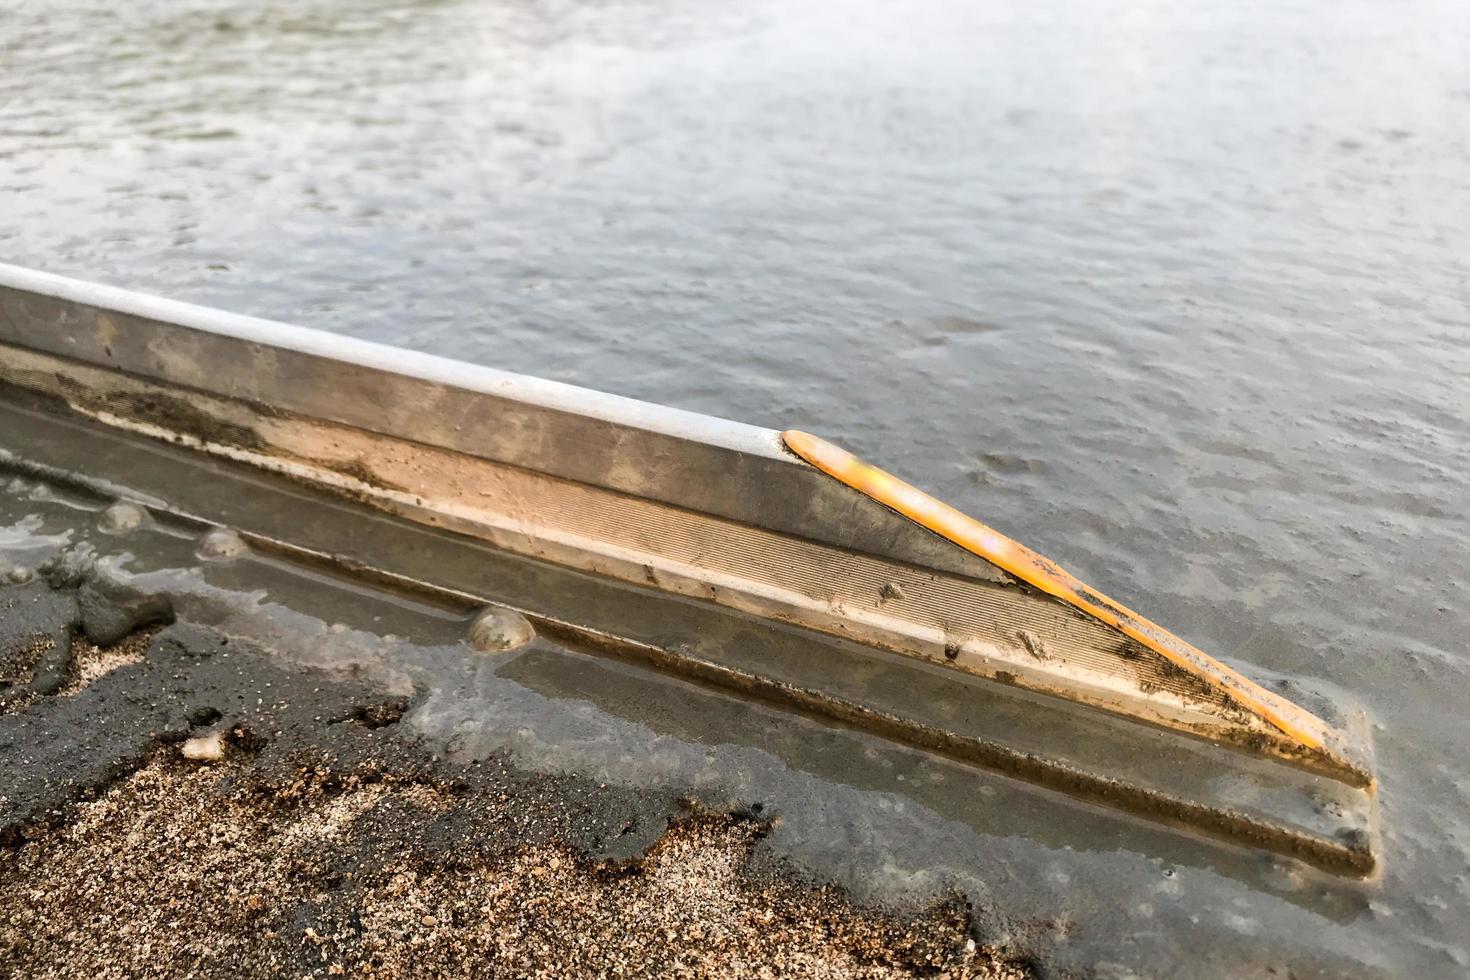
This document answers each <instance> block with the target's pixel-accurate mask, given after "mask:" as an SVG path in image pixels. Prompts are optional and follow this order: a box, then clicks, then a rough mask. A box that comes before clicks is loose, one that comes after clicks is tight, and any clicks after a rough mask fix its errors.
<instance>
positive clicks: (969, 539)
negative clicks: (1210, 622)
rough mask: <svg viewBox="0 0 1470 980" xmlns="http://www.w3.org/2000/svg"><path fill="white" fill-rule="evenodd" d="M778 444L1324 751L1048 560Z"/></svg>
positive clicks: (1269, 703) (798, 439) (1205, 660)
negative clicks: (1114, 630) (1117, 631)
mask: <svg viewBox="0 0 1470 980" xmlns="http://www.w3.org/2000/svg"><path fill="white" fill-rule="evenodd" d="M781 438H782V440H783V441H784V442H785V443H786V445H787V447H788V448H790V449H791V451H792V452H794V453H796V455H798V456H800V457H801V458H802V459H804V460H806V461H807V462H808V463H810V464H812V465H813V466H815V467H816V468H817V469H819V470H821V471H822V472H823V473H826V474H827V475H829V476H831V477H833V478H835V479H837V480H839V481H841V482H842V483H845V484H847V485H848V486H849V487H852V488H853V489H854V490H857V491H859V492H861V493H864V494H866V495H867V496H869V497H871V498H873V499H874V500H876V501H878V502H879V503H881V504H883V505H884V506H886V507H889V508H891V509H893V510H895V511H897V512H898V513H900V514H902V515H903V516H904V517H907V518H908V519H910V520H912V521H914V522H915V523H917V524H919V525H921V526H923V527H925V528H928V529H929V530H930V531H933V532H934V533H935V534H938V535H939V536H941V537H943V538H945V539H947V540H949V541H952V542H954V543H955V544H957V545H959V546H960V547H962V548H964V549H965V550H966V551H969V552H971V553H972V554H975V555H978V556H979V557H981V558H984V559H985V560H986V561H988V562H990V563H991V564H993V565H995V566H997V567H999V568H1001V569H1003V570H1005V571H1006V572H1008V573H1010V574H1011V575H1013V576H1015V577H1016V578H1018V579H1020V580H1021V581H1022V582H1025V583H1026V584H1028V585H1030V586H1032V587H1034V588H1037V589H1040V590H1041V591H1042V592H1045V593H1047V594H1048V595H1051V596H1055V597H1056V598H1058V599H1060V600H1062V601H1063V602H1065V603H1067V604H1068V605H1070V606H1072V607H1074V608H1076V609H1078V610H1080V611H1081V612H1084V613H1086V614H1087V615H1089V616H1092V617H1093V618H1094V619H1097V620H1100V621H1101V622H1104V623H1106V624H1108V625H1109V626H1112V627H1115V628H1116V629H1118V630H1120V631H1122V632H1123V633H1124V634H1125V635H1127V636H1128V637H1130V638H1132V639H1133V640H1135V641H1137V642H1138V643H1140V644H1142V645H1143V646H1145V647H1147V648H1148V649H1150V650H1153V651H1154V652H1155V653H1158V654H1159V655H1160V656H1162V657H1164V658H1165V659H1166V660H1168V661H1169V662H1170V663H1172V664H1174V665H1175V666H1177V667H1179V668H1181V669H1182V670H1186V671H1188V672H1189V673H1191V674H1193V675H1194V676H1196V677H1198V678H1200V679H1201V680H1203V681H1204V682H1205V683H1207V684H1209V685H1210V686H1211V687H1212V688H1215V689H1217V690H1219V691H1222V692H1224V693H1225V694H1226V696H1228V697H1229V698H1230V699H1231V700H1232V701H1234V702H1235V703H1236V704H1239V705H1241V706H1242V707H1244V708H1247V709H1248V710H1250V711H1253V712H1255V713H1256V714H1257V715H1259V716H1260V717H1261V718H1263V719H1265V720H1266V721H1267V722H1269V723H1270V724H1271V725H1272V726H1274V727H1275V728H1277V729H1278V730H1280V731H1281V732H1282V733H1284V734H1285V735H1287V736H1288V737H1290V738H1291V739H1293V740H1294V741H1296V742H1297V743H1299V744H1300V745H1302V746H1304V747H1306V748H1309V749H1322V748H1323V747H1324V745H1325V743H1326V740H1327V737H1328V735H1329V732H1330V729H1329V728H1328V726H1327V724H1326V723H1325V722H1323V721H1322V720H1321V719H1320V718H1318V717H1317V716H1316V715H1314V714H1312V713H1311V712H1309V711H1307V710H1305V709H1304V708H1301V707H1299V706H1297V705H1295V704H1293V703H1292V702H1290V701H1288V700H1286V699H1285V698H1282V697H1280V696H1279V695H1276V694H1273V693H1272V692H1270V691H1268V690H1266V689H1265V688H1263V687H1261V686H1260V685H1259V684H1257V683H1255V682H1254V681H1252V680H1250V679H1249V678H1248V677H1245V676H1244V675H1242V674H1239V673H1237V672H1236V671H1234V670H1231V669H1230V668H1229V667H1227V666H1225V665H1224V664H1222V663H1220V662H1219V661H1218V660H1215V659H1214V658H1213V657H1211V656H1209V655H1208V654H1206V653H1204V652H1203V651H1201V650H1199V649H1198V648H1196V647H1194V646H1193V645H1191V644H1189V643H1186V642H1185V641H1184V640H1182V639H1180V638H1179V637H1178V636H1175V635H1174V634H1173V633H1171V632H1169V631H1168V630H1166V629H1164V628H1163V627H1162V626H1159V625H1158V624H1156V623H1154V622H1151V621H1150V620H1147V619H1145V618H1144V617H1142V616H1140V615H1138V614H1137V613H1136V612H1134V611H1133V610H1131V609H1129V608H1128V607H1127V606H1124V605H1123V604H1121V603H1118V602H1114V601H1113V600H1112V599H1109V598H1108V597H1107V596H1105V595H1103V594H1101V593H1100V592H1097V591H1096V590H1095V589H1092V588H1089V587H1088V586H1087V585H1085V584H1084V583H1082V582H1081V581H1079V580H1078V579H1077V578H1076V576H1074V575H1072V574H1071V573H1070V572H1068V571H1066V570H1065V569H1063V568H1062V567H1060V566H1059V565H1057V564H1056V562H1053V561H1052V560H1051V559H1049V558H1046V557H1045V556H1043V555H1039V554H1037V553H1036V552H1034V551H1032V550H1031V549H1030V548H1027V547H1026V546H1025V545H1023V544H1020V543H1018V542H1016V541H1013V540H1011V539H1010V538H1008V537H1006V536H1005V535H1004V534H1001V533H1000V532H999V531H997V530H995V529H994V528H992V527H990V526H988V525H986V524H982V523H981V522H979V521H977V520H975V519H974V518H973V517H970V516H969V515H967V514H964V513H961V512H960V511H958V510H956V509H955V508H953V507H951V506H949V505H948V504H946V503H944V502H942V501H940V500H936V499H935V498H934V497H931V496H930V495H929V494H927V493H925V492H924V491H922V490H919V489H918V488H916V487H913V486H911V485H909V484H908V483H905V482H904V481H903V480H900V479H899V478H898V477H896V476H894V475H893V474H891V473H888V472H886V471H884V470H881V469H879V468H878V467H876V466H873V465H872V464H870V463H865V462H863V461H862V460H861V459H858V458H857V457H856V456H854V455H853V454H852V453H850V452H848V451H847V450H845V449H843V448H841V447H840V446H836V445H833V444H832V443H830V442H828V441H827V440H825V439H821V438H819V437H817V436H814V435H811V434H810V433H807V432H800V431H798V430H795V429H791V430H788V431H786V432H784V433H782V435H781Z"/></svg>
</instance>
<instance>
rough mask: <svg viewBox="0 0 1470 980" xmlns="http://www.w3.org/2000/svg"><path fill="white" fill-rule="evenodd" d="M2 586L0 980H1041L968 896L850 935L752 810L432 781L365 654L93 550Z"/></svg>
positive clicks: (623, 794) (827, 891) (841, 907)
mask: <svg viewBox="0 0 1470 980" xmlns="http://www.w3.org/2000/svg"><path fill="white" fill-rule="evenodd" d="M134 540H135V541H136V537H135V538H134ZM32 557H38V556H34V555H33V556H32ZM241 557H242V556H239V555H232V556H228V557H223V556H220V555H219V554H218V553H217V551H214V550H211V551H210V553H209V559H208V560H211V561H220V560H226V561H230V560H240V559H241ZM99 560H100V563H99ZM259 571H261V570H259V569H257V572H259ZM174 574H175V575H176V576H178V575H179V573H174ZM189 578H190V576H188V575H187V574H184V575H182V576H181V577H179V578H178V579H177V580H178V581H179V582H181V583H182V582H184V581H188V580H189ZM257 578H258V580H261V581H264V580H269V579H270V576H269V575H268V574H267V575H265V576H264V577H261V576H259V575H258V576H257ZM6 579H7V581H6V582H5V583H4V584H0V673H4V674H5V675H6V676H5V677H4V679H3V681H0V692H5V693H11V692H16V691H22V692H25V693H27V694H29V695H32V697H30V698H28V699H26V700H20V699H9V700H6V701H5V702H3V703H0V976H5V977H21V976H24V977H34V978H41V977H54V978H63V977H86V978H114V977H115V978H141V977H177V976H186V975H187V976H207V977H246V976H249V977H262V978H264V977H279V976H293V977H330V976H343V975H352V976H374V977H460V976H466V975H486V976H507V977H512V976H516V977H552V976H565V977H597V976H607V975H610V974H612V973H616V974H617V975H620V976H628V977H672V976H688V977H695V976H717V975H718V976H768V975H773V974H772V971H776V972H778V973H780V974H781V975H789V976H806V977H831V978H838V977H871V978H879V977H902V976H915V975H920V976H923V975H932V974H934V973H936V972H938V971H942V972H943V973H944V975H947V976H953V977H975V978H996V980H1000V978H1004V980H1024V978H1025V977H1027V976H1031V975H1033V973H1032V970H1031V969H1030V967H1029V966H1028V965H1027V964H1026V962H1024V958H1023V957H1021V956H1018V955H1016V954H1014V953H1012V954H1005V953H1001V952H998V951H996V950H995V949H992V948H990V947H987V946H983V945H980V943H978V942H977V941H976V936H975V933H976V931H977V924H976V922H975V921H974V918H973V916H972V915H971V914H970V912H969V910H968V908H967V906H966V904H965V902H964V900H963V898H962V896H961V895H959V894H958V893H951V894H950V895H948V896H945V897H942V898H938V899H936V900H935V901H933V902H931V903H929V904H928V905H927V906H926V907H924V908H922V909H910V910H907V911H904V912H894V911H891V910H880V909H863V908H858V907H854V905H853V904H852V903H851V902H850V900H849V899H848V898H847V896H845V895H844V894H843V893H842V892H841V891H840V890H837V889H834V888H831V887H814V886H813V885H812V884H811V883H809V882H807V881H804V880H802V879H801V878H800V877H799V876H798V875H796V874H794V873H793V870H792V869H791V868H782V867H777V866H773V865H770V864H769V863H765V864H763V863H761V862H759V861H755V860H752V852H753V851H754V849H755V847H756V846H757V842H758V841H759V840H760V838H761V837H763V836H765V835H766V834H768V833H769V832H770V830H771V827H772V816H770V815H765V814H763V813H762V810H763V808H762V806H761V805H760V804H754V805H751V806H736V807H728V808H726V809H724V810H722V811H710V810H706V809H704V808H702V807H701V805H700V803H699V801H697V800H696V799H693V798H690V797H677V796H674V795H671V794H670V793H669V792H668V790H669V788H670V787H668V786H665V787H659V788H643V787H638V786H629V785H625V784H614V783H610V782H607V781H597V780H595V779H593V778H589V777H586V776H578V775H574V774H570V773H558V774H550V773H538V772H536V771H534V770H528V769H526V768H524V767H521V766H518V765H516V764H515V763H514V762H513V761H512V760H511V758H510V757H509V756H508V755H507V753H505V752H499V751H497V752H490V753H486V754H483V755H481V756H479V757H477V758H474V759H470V760H465V761H460V760H454V759H450V760H445V759H444V758H442V756H438V757H436V754H435V753H434V752H433V751H432V748H433V746H434V741H435V740H433V739H428V740H425V739H422V738H420V737H418V736H417V735H416V733H415V729H414V727H413V726H409V725H405V724H403V721H404V716H405V712H406V711H407V710H409V709H410V705H411V702H412V698H411V697H410V696H408V695H404V694H402V693H399V692H397V691H395V690H394V688H395V686H396V685H395V684H394V683H393V679H394V675H393V672H392V671H384V670H377V671H371V670H370V671H361V670H359V669H358V668H361V667H362V666H364V665H363V663H362V662H360V661H348V660H346V659H345V658H342V657H341V656H340V653H341V652H342V650H343V649H346V648H348V647H350V646H351V645H352V644H353V643H354V642H355V643H356V645H357V646H358V647H360V648H361V647H363V646H364V641H363V639H362V638H360V637H358V638H349V637H344V645H343V646H342V647H341V648H339V650H338V651H337V652H338V654H339V656H337V657H335V658H333V657H331V656H330V654H328V656H329V659H330V660H331V667H330V669H326V670H322V669H315V670H313V669H303V667H302V666H301V665H300V663H293V662H292V660H293V658H292V657H291V656H290V655H289V654H287V655H284V656H283V654H286V650H287V649H291V647H290V646H287V647H284V648H281V647H278V648H276V649H274V650H272V649H270V648H263V647H261V646H258V645H256V644H255V643H252V642H250V641H249V640H243V639H241V637H240V636H239V634H238V633H231V632H225V631H221V630H217V629H208V628H202V627H199V626H197V625H195V624H192V623H190V622H188V616H187V611H189V610H190V607H191V605H194V604H197V596H195V597H192V598H193V599H194V600H195V602H194V603H191V602H190V598H191V597H187V596H185V595H182V594H180V595H179V596H178V598H180V599H181V600H183V601H182V602H181V604H180V605H181V607H182V608H181V609H180V610H178V611H179V612H182V613H185V615H180V616H178V617H177V619H176V617H175V609H174V608H173V606H174V602H173V599H174V596H172V595H170V594H169V593H168V592H166V591H160V590H157V589H153V588H149V582H148V581H147V576H140V577H130V576H127V575H126V574H119V573H118V570H117V568H116V567H115V566H114V565H113V564H112V563H111V562H109V561H108V560H107V558H106V557H105V556H100V555H98V554H97V553H96V551H95V550H94V549H92V548H90V547H86V546H82V547H77V548H73V549H69V550H66V551H62V552H55V553H53V554H51V556H50V557H49V558H44V559H43V560H42V561H41V562H40V564H39V565H38V566H35V567H32V566H12V567H11V568H10V569H9V570H8V571H7V573H6ZM276 581H277V583H278V585H279V582H280V580H279V577H277V578H276ZM286 591H289V589H287V590H286ZM223 598H224V596H223V594H222V593H221V594H220V595H219V596H217V599H223ZM256 598H257V599H258V594H257V596H256ZM225 601H226V604H229V601H230V600H225ZM248 601H249V600H248V598H247V597H245V596H240V595H236V596H235V597H233V602H234V603H236V604H240V603H242V602H245V603H248ZM339 632H340V631H339ZM282 635H287V634H284V633H283V634H282ZM313 640H314V638H313V637H312V636H311V635H310V633H309V632H307V631H301V632H297V633H295V634H294V635H291V636H290V639H289V640H284V641H281V642H285V643H292V644H294V648H295V650H296V653H297V654H305V653H306V652H307V649H308V648H311V647H314V648H315V650H314V652H315V653H316V654H317V655H318V656H321V655H322V654H323V653H324V652H327V651H330V649H331V647H332V644H330V643H328V644H322V643H317V642H313ZM368 642H369V643H370V642H371V641H368ZM323 648H326V650H325V651H324V649H323ZM57 650H62V651H65V652H66V656H64V657H62V658H60V662H61V664H62V674H63V675H64V677H65V682H64V683H62V684H60V685H56V686H51V687H47V688H46V689H45V690H39V689H38V688H37V683H38V681H39V679H40V678H42V677H43V676H45V675H46V674H47V671H46V670H45V669H43V667H42V666H41V665H39V664H38V661H37V659H36V657H35V656H33V655H32V652H33V651H41V652H44V653H48V654H49V653H53V652H55V651H57ZM459 652H460V653H461V655H462V660H463V663H462V665H461V666H462V667H463V666H468V665H470V664H473V663H474V661H475V660H476V659H477V658H479V657H483V656H484V655H483V654H482V653H479V652H476V651H473V650H470V649H469V648H468V647H465V648H462V649H461V650H460V651H459ZM413 662H414V658H412V657H409V658H405V662H404V666H411V665H412V664H413ZM399 676H401V675H399ZM421 693H426V692H421Z"/></svg>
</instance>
